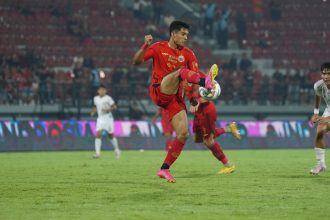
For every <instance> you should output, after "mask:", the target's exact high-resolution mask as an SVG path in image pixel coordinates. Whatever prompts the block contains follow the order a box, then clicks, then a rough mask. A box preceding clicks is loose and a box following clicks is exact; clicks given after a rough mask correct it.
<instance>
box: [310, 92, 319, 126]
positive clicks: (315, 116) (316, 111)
mask: <svg viewBox="0 0 330 220" xmlns="http://www.w3.org/2000/svg"><path fill="white" fill-rule="evenodd" d="M320 102H321V97H320V96H317V95H316V96H315V108H314V114H313V116H312V118H311V121H312V122H313V123H320V122H319V120H320V119H321V117H320V116H319V108H320Z"/></svg>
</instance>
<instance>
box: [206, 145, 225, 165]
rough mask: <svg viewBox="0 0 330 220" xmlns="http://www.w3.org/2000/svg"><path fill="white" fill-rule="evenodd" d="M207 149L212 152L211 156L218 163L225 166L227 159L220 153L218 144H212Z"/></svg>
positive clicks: (220, 149)
mask: <svg viewBox="0 0 330 220" xmlns="http://www.w3.org/2000/svg"><path fill="white" fill-rule="evenodd" d="M208 148H209V149H210V150H211V151H212V154H213V155H214V156H215V157H216V158H217V159H218V160H219V161H221V162H222V163H223V164H227V163H228V158H227V157H226V155H225V154H224V152H223V151H222V148H221V147H220V144H218V143H217V142H214V144H213V145H212V146H208Z"/></svg>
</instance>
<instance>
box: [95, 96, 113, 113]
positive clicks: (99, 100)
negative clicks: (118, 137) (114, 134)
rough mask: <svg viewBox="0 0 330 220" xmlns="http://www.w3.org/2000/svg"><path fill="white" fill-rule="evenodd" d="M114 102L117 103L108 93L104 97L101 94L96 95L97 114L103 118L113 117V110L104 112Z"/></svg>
mask: <svg viewBox="0 0 330 220" xmlns="http://www.w3.org/2000/svg"><path fill="white" fill-rule="evenodd" d="M113 104H115V102H114V101H113V99H112V98H111V97H110V96H108V95H105V96H103V97H100V96H95V97H94V105H95V106H96V110H97V115H98V117H99V118H100V117H102V118H113V116H112V113H111V112H104V111H103V110H105V109H109V108H110V107H111V106H112V105H113Z"/></svg>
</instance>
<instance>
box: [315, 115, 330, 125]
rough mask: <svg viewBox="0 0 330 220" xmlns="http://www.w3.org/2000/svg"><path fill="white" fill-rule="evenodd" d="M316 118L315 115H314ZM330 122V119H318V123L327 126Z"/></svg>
mask: <svg viewBox="0 0 330 220" xmlns="http://www.w3.org/2000/svg"><path fill="white" fill-rule="evenodd" d="M313 116H314V115H313ZM329 122H330V117H320V116H319V117H318V119H317V120H316V123H320V124H325V123H329Z"/></svg>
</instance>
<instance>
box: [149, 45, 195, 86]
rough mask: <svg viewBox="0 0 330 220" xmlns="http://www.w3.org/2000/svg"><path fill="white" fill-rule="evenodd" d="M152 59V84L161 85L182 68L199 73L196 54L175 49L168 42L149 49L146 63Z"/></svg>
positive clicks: (183, 49) (187, 49)
mask: <svg viewBox="0 0 330 220" xmlns="http://www.w3.org/2000/svg"><path fill="white" fill-rule="evenodd" d="M151 58H152V59H153V63H152V82H151V83H152V84H160V83H161V81H162V80H163V78H164V77H165V76H166V75H168V74H169V73H171V72H173V71H174V70H176V69H179V68H180V67H186V68H188V69H190V70H192V71H195V72H199V69H198V63H197V59H196V56H195V54H194V52H192V51H191V50H190V49H189V48H187V47H183V48H180V49H173V48H171V47H170V46H169V43H168V41H161V42H156V43H154V44H152V45H151V46H150V47H148V49H147V50H146V51H145V53H144V61H147V60H149V59H151Z"/></svg>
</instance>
